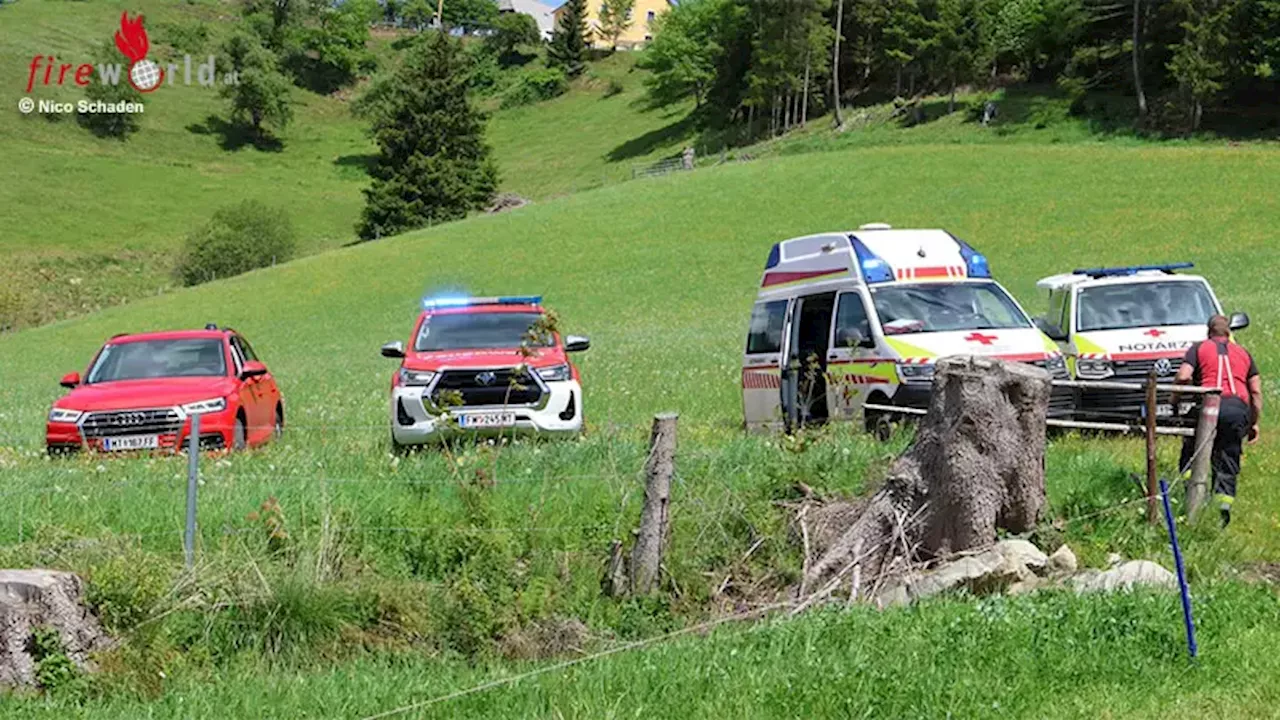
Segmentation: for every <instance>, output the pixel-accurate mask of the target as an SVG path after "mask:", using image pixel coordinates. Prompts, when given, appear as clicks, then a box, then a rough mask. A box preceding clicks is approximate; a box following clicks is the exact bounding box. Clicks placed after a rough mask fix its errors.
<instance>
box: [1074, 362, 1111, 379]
mask: <svg viewBox="0 0 1280 720" xmlns="http://www.w3.org/2000/svg"><path fill="white" fill-rule="evenodd" d="M1114 374H1115V369H1114V368H1112V366H1111V361H1110V360H1077V361H1076V375H1078V376H1079V377H1081V378H1084V379H1086V380H1101V379H1103V378H1109V377H1111V376H1112V375H1114Z"/></svg>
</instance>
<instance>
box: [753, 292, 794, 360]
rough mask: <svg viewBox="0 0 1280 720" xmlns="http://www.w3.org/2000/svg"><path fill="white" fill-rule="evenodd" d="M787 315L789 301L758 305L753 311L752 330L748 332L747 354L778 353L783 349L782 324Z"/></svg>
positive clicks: (775, 301)
mask: <svg viewBox="0 0 1280 720" xmlns="http://www.w3.org/2000/svg"><path fill="white" fill-rule="evenodd" d="M786 315H787V301H786V300H774V301H773V302H763V303H756V305H755V307H753V308H752V309H751V328H750V329H749V330H748V331H747V352H748V353H749V354H753V355H754V354H756V353H776V352H778V351H780V350H781V349H782V323H783V321H784V320H785V319H786Z"/></svg>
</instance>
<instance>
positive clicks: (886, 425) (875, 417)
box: [867, 413, 894, 442]
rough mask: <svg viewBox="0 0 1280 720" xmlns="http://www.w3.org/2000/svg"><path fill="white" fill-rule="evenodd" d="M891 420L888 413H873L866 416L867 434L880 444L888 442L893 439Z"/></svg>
mask: <svg viewBox="0 0 1280 720" xmlns="http://www.w3.org/2000/svg"><path fill="white" fill-rule="evenodd" d="M893 430H894V426H893V420H892V419H891V418H890V417H889V414H888V413H874V414H871V415H868V416H867V432H868V433H870V434H871V436H872V437H874V438H875V439H877V440H879V441H880V442H888V441H889V438H891V437H893Z"/></svg>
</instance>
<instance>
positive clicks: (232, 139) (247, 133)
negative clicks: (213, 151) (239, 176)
mask: <svg viewBox="0 0 1280 720" xmlns="http://www.w3.org/2000/svg"><path fill="white" fill-rule="evenodd" d="M187 132H191V133H195V134H196V135H216V136H217V137H218V147H220V148H222V149H223V150H228V151H235V150H240V149H241V148H244V147H252V148H253V149H255V150H259V151H261V152H280V151H281V150H284V143H283V142H281V141H280V139H279V138H277V137H275V136H274V135H272V134H270V133H266V132H256V131H254V129H253V128H252V127H248V126H246V125H242V124H240V123H232V122H227V121H226V120H224V119H222V118H220V117H218V116H217V115H210V116H208V117H206V118H205V119H204V122H203V123H192V124H191V125H188V126H187Z"/></svg>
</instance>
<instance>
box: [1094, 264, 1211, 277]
mask: <svg viewBox="0 0 1280 720" xmlns="http://www.w3.org/2000/svg"><path fill="white" fill-rule="evenodd" d="M1191 267H1195V263H1189V262H1181V263H1167V264H1165V265H1125V266H1122V267H1111V268H1079V269H1076V270H1072V271H1071V272H1072V273H1073V274H1075V275H1088V276H1089V277H1095V278H1099V277H1121V276H1124V275H1137V274H1138V273H1140V272H1148V271H1156V272H1164V273H1168V274H1170V275H1172V274H1173V271H1174V270H1186V269H1187V268H1191Z"/></svg>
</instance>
